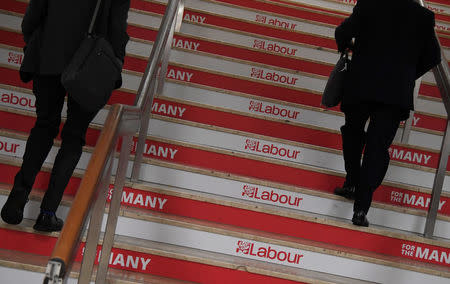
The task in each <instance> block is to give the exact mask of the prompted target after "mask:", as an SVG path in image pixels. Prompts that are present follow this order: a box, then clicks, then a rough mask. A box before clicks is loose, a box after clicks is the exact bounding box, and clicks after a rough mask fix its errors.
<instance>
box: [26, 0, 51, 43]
mask: <svg viewBox="0 0 450 284" xmlns="http://www.w3.org/2000/svg"><path fill="white" fill-rule="evenodd" d="M46 14H47V0H30V3H29V4H28V6H27V9H26V11H25V16H24V17H23V20H22V34H23V38H24V41H25V43H27V44H28V41H29V39H30V38H31V35H32V34H33V32H34V31H35V30H36V28H37V27H39V26H40V25H41V23H42V21H43V20H44V18H45V16H46Z"/></svg>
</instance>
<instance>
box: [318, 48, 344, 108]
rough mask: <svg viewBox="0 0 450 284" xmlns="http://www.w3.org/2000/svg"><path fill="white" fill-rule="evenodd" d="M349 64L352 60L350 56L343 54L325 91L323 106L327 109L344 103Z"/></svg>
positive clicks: (332, 72)
mask: <svg viewBox="0 0 450 284" xmlns="http://www.w3.org/2000/svg"><path fill="white" fill-rule="evenodd" d="M349 64H350V59H349V58H348V54H347V53H343V54H341V57H340V58H339V60H338V62H337V63H336V65H335V66H334V69H333V71H331V74H330V77H329V78H328V81H327V84H326V86H325V90H324V91H323V95H322V105H324V106H325V107H335V106H337V105H338V104H339V103H340V102H341V101H342V97H343V96H344V84H345V77H346V75H347V69H348V65H349Z"/></svg>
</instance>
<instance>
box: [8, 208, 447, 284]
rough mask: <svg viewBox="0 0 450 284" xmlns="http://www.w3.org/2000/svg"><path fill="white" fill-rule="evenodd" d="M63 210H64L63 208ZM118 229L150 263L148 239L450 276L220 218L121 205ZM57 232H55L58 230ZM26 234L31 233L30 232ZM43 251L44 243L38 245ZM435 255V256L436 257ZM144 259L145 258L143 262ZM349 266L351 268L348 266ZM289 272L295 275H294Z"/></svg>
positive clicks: (281, 260)
mask: <svg viewBox="0 0 450 284" xmlns="http://www.w3.org/2000/svg"><path fill="white" fill-rule="evenodd" d="M29 206H30V207H38V204H30V205H29ZM63 206H65V204H64V205H63ZM63 211H66V210H64V209H63ZM25 214H26V216H27V217H28V215H29V214H28V212H25ZM28 218H29V217H28ZM11 227H14V226H7V227H6V228H5V227H4V229H3V230H2V229H0V230H2V231H3V232H2V234H1V236H8V235H9V234H10V232H8V231H6V229H9V230H11V229H12V228H11ZM131 228H133V229H132V230H131ZM14 229H15V228H14ZM28 230H30V229H28ZM116 233H117V234H119V235H121V236H122V237H119V238H118V241H117V242H116V245H115V247H116V248H118V247H120V248H121V249H128V250H131V251H134V250H138V251H139V254H140V255H139V257H140V258H142V259H144V260H146V261H145V263H150V265H151V262H150V261H148V258H147V259H146V257H145V256H144V255H142V254H145V253H146V251H147V249H146V246H145V240H147V241H153V242H159V243H164V244H168V245H175V246H182V247H187V248H190V249H195V250H202V251H207V252H211V253H219V254H225V255H229V256H234V257H240V258H242V260H244V259H252V260H259V261H262V262H265V263H272V264H279V265H282V266H283V267H293V268H301V269H307V270H315V271H317V272H320V273H325V274H336V275H340V276H343V277H349V278H362V279H363V280H364V278H366V280H371V281H376V282H382V283H386V280H387V279H390V280H391V281H392V279H396V278H401V277H399V276H400V275H401V276H402V277H405V278H404V279H408V281H412V282H402V280H400V279H398V281H395V282H396V283H420V281H427V283H430V281H432V282H433V283H441V282H442V283H446V282H445V281H446V279H445V277H449V276H450V270H449V268H448V266H449V265H448V264H447V265H446V266H437V265H433V264H427V263H422V262H420V263H419V262H418V261H413V260H409V259H403V258H401V257H389V256H385V255H380V254H377V253H370V252H367V251H364V252H361V251H358V250H355V249H343V248H342V247H340V246H334V245H331V244H326V245H321V244H320V243H317V242H311V241H308V240H304V239H300V238H292V237H287V236H280V235H278V234H272V233H268V232H261V231H259V230H254V229H249V228H245V229H244V228H242V227H236V226H230V225H225V224H218V223H216V222H209V221H202V220H193V219H191V218H185V217H179V216H172V215H167V214H159V213H155V212H146V211H143V210H140V209H133V208H127V209H123V210H122V213H121V216H120V217H119V221H118V226H117V230H116ZM53 235H55V237H56V234H53ZM20 236H21V237H22V238H24V237H26V235H25V234H23V233H22V234H17V237H16V238H19V237H20ZM123 237H129V238H133V239H135V238H139V239H142V240H144V241H142V242H138V241H137V240H133V241H131V242H130V243H131V244H132V246H134V247H135V248H134V249H133V248H129V247H128V248H126V247H123V246H121V245H120V243H121V242H120V239H121V238H123ZM0 238H1V237H0ZM27 239H32V238H30V237H27ZM16 241H17V239H16ZM1 243H2V245H10V244H8V243H7V242H6V243H5V241H2V242H1ZM46 243H49V244H50V245H51V243H52V242H50V241H47V242H46ZM32 245H33V244H32V243H28V244H27V246H25V247H24V246H22V247H21V248H20V249H21V250H26V249H30V248H29V247H30V246H32ZM137 247H138V248H137ZM405 248H406V246H405ZM408 248H410V247H408ZM414 249H416V248H414ZM40 250H43V248H40ZM269 251H271V252H273V253H272V254H273V255H271V254H269ZM411 251H412V250H411ZM417 251H419V254H422V256H423V257H425V256H426V257H429V258H430V257H431V255H434V254H437V253H438V250H433V254H430V251H429V249H428V250H424V248H423V247H420V248H417ZM424 251H426V253H424ZM447 251H448V249H447ZM447 251H443V250H442V249H441V250H439V252H440V253H441V255H443V256H441V260H442V261H445V257H446V256H447V257H448V255H447V254H448V253H449V252H447ZM257 252H259V253H257ZM414 252H415V250H414ZM113 253H114V252H113ZM131 254H132V253H131ZM135 255H136V253H135ZM276 256H278V259H276V258H275V257H276ZM117 257H118V256H117ZM434 257H436V256H433V257H432V258H434ZM111 259H112V260H113V261H112V264H113V265H114V264H115V262H117V264H118V265H122V266H124V261H123V259H124V258H122V263H120V261H118V260H114V254H113V256H112V258H111ZM207 259H208V260H206V261H208V262H209V261H211V258H210V257H208V258H207ZM145 263H144V261H143V262H142V265H144V264H145ZM349 267H352V269H349ZM123 268H125V267H123ZM247 271H251V270H247ZM369 271H370V272H369ZM360 274H363V275H360ZM368 274H369V275H368ZM291 277H293V276H292V275H291ZM183 280H188V279H183ZM245 283H246V282H245Z"/></svg>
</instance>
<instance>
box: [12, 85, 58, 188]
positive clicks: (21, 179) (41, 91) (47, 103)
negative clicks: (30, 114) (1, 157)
mask: <svg viewBox="0 0 450 284" xmlns="http://www.w3.org/2000/svg"><path fill="white" fill-rule="evenodd" d="M58 80H59V77H58V76H36V77H35V78H34V79H33V93H34V95H35V96H36V115H37V118H36V123H35V125H34V127H33V128H32V129H31V132H30V135H29V136H28V140H27V143H26V146H25V153H24V155H23V162H22V166H21V168H20V170H19V172H18V173H17V175H16V176H15V179H14V186H13V190H24V191H25V192H26V195H28V194H29V193H30V191H31V188H32V186H33V184H34V181H35V179H36V175H37V174H38V173H39V171H40V169H41V167H42V164H43V163H44V161H45V159H46V158H47V155H48V153H49V152H50V149H51V148H52V146H53V139H54V138H55V137H56V135H57V134H58V131H59V126H60V123H61V110H62V107H63V104H64V96H65V90H64V88H62V87H61V86H60V84H59V82H58Z"/></svg>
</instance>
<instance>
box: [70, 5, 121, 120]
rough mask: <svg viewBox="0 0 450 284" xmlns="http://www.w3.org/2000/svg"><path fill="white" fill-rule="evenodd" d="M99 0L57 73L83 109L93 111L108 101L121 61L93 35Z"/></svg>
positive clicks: (108, 46)
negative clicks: (83, 32)
mask: <svg viewBox="0 0 450 284" xmlns="http://www.w3.org/2000/svg"><path fill="white" fill-rule="evenodd" d="M100 3H101V0H97V4H96V6H95V10H94V14H93V15H92V18H91V23H90V25H89V30H88V33H87V36H86V38H85V39H84V40H83V41H82V42H81V45H80V47H79V48H78V49H77V51H76V52H75V54H74V56H73V57H72V59H71V61H70V62H69V64H68V65H67V67H66V68H65V69H64V71H63V73H62V74H61V83H62V85H63V86H64V88H65V89H66V91H67V92H68V93H69V96H71V98H73V99H74V100H75V101H76V102H77V103H78V104H79V105H80V106H81V109H82V110H84V111H86V112H95V111H98V110H100V109H101V108H103V106H104V105H105V104H106V103H107V102H108V100H109V98H110V96H111V93H112V91H113V90H114V89H115V87H116V86H117V82H119V81H120V80H121V72H122V62H121V61H120V60H119V59H118V58H117V57H116V55H115V54H114V50H113V48H112V46H111V44H110V43H109V42H108V41H107V40H106V39H105V38H103V37H101V36H96V35H94V34H93V31H94V25H95V19H96V18H97V14H98V11H99V9H100Z"/></svg>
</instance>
